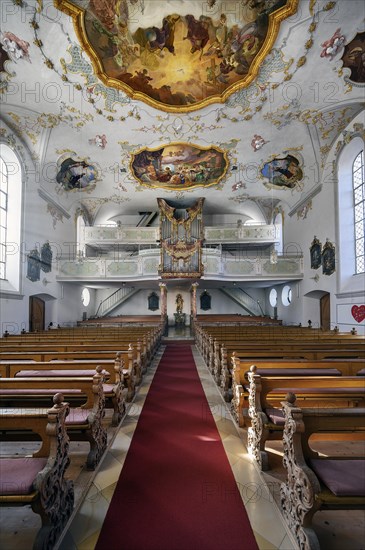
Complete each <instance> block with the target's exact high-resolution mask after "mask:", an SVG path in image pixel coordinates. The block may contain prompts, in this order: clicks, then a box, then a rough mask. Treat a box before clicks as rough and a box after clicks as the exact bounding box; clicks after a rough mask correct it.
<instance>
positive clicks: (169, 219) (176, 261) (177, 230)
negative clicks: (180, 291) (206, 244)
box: [157, 198, 204, 279]
mask: <svg viewBox="0 0 365 550" xmlns="http://www.w3.org/2000/svg"><path fill="white" fill-rule="evenodd" d="M157 202H158V206H159V209H160V241H161V263H160V266H159V274H160V276H161V278H163V279H171V278H200V277H201V276H202V275H203V264H202V243H203V239H204V228H203V204H204V198H199V199H198V200H197V202H196V203H195V204H194V205H193V206H191V207H188V208H181V207H178V208H176V207H174V206H173V204H171V202H170V203H169V201H167V200H165V199H157Z"/></svg>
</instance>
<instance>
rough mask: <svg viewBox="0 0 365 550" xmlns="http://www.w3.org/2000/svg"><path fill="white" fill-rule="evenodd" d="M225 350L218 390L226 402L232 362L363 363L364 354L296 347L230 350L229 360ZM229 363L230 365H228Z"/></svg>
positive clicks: (228, 399) (362, 352)
mask: <svg viewBox="0 0 365 550" xmlns="http://www.w3.org/2000/svg"><path fill="white" fill-rule="evenodd" d="M227 355H228V354H227V350H226V349H225V348H224V347H223V349H222V357H223V359H222V362H221V370H220V388H221V391H222V393H223V395H224V398H225V399H226V400H227V401H230V400H231V399H232V390H231V387H232V373H231V370H232V367H233V361H237V360H239V361H241V362H248V361H249V362H251V364H252V363H256V362H257V361H270V360H281V361H284V360H291V361H303V360H304V361H313V362H314V361H325V360H331V359H334V360H337V359H340V360H342V361H347V360H348V361H352V360H355V359H356V360H358V361H359V362H360V361H364V359H365V353H364V348H362V349H360V350H354V351H353V350H351V349H350V350H344V349H332V350H331V351H330V350H327V351H323V350H320V348H318V349H316V350H301V349H300V347H298V349H297V350H283V351H273V352H272V351H267V352H266V351H262V350H260V349H257V350H256V351H250V352H236V351H235V350H233V349H232V350H231V354H230V359H227ZM230 362H231V364H230Z"/></svg>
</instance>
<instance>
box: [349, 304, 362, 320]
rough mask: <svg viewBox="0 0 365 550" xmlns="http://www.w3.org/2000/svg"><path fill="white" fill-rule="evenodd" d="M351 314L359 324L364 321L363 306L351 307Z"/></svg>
mask: <svg viewBox="0 0 365 550" xmlns="http://www.w3.org/2000/svg"><path fill="white" fill-rule="evenodd" d="M351 313H352V316H353V318H354V319H355V321H357V322H358V323H361V321H363V320H364V319H365V305H362V306H352V308H351Z"/></svg>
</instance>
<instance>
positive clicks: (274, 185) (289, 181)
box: [260, 155, 304, 189]
mask: <svg viewBox="0 0 365 550" xmlns="http://www.w3.org/2000/svg"><path fill="white" fill-rule="evenodd" d="M260 172H261V175H262V176H264V178H266V179H267V180H268V182H267V183H265V184H264V185H265V187H267V188H268V189H295V188H296V187H298V185H299V182H300V181H301V180H302V179H303V176H304V174H303V168H302V163H301V162H300V161H299V160H298V159H297V158H296V157H294V156H293V155H286V156H285V157H274V158H273V159H272V160H270V161H269V162H265V164H264V165H263V167H262V168H261V170H260Z"/></svg>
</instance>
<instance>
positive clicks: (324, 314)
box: [320, 293, 331, 330]
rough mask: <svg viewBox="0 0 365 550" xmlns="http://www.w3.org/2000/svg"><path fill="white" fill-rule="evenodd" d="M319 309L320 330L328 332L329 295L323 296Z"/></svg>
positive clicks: (329, 314)
mask: <svg viewBox="0 0 365 550" xmlns="http://www.w3.org/2000/svg"><path fill="white" fill-rule="evenodd" d="M320 308H321V329H322V330H330V328H331V326H330V325H331V311H330V295H329V293H327V294H324V296H322V298H321V301H320Z"/></svg>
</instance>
